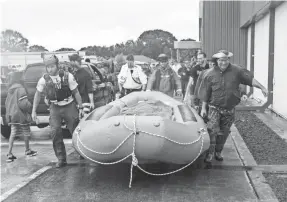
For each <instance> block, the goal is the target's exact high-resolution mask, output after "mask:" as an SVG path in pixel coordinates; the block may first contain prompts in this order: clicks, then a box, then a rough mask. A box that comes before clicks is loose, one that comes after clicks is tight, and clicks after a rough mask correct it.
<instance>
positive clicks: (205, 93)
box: [198, 64, 253, 110]
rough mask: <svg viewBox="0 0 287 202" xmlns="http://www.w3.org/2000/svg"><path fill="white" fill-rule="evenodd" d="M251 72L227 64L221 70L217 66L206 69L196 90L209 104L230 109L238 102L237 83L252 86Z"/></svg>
mask: <svg viewBox="0 0 287 202" xmlns="http://www.w3.org/2000/svg"><path fill="white" fill-rule="evenodd" d="M252 80H253V74H252V73H251V72H250V71H248V70H246V69H244V68H241V67H238V66H235V65H233V64H229V66H228V67H227V69H226V70H225V71H224V72H222V71H221V70H220V68H219V67H214V68H212V69H210V70H207V71H206V73H205V76H204V78H203V80H202V83H201V85H200V89H199V92H198V95H199V98H200V99H201V100H202V101H204V102H208V103H209V104H211V105H214V106H217V107H221V108H224V109H228V110H231V109H233V108H234V107H235V106H236V105H237V104H239V103H240V100H241V94H240V91H239V85H240V84H244V85H248V86H252Z"/></svg>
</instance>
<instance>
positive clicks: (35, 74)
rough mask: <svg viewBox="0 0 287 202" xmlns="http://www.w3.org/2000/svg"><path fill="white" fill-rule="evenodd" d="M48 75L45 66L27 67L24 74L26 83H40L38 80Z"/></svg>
mask: <svg viewBox="0 0 287 202" xmlns="http://www.w3.org/2000/svg"><path fill="white" fill-rule="evenodd" d="M45 73H46V67H45V66H44V64H42V65H41V64H39V65H35V66H29V65H28V66H27V70H26V72H25V74H24V81H25V82H38V80H39V79H40V78H41V77H42V76H43V75H44V74H45Z"/></svg>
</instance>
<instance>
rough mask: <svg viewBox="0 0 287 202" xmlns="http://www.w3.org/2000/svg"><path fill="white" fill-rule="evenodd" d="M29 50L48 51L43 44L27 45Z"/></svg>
mask: <svg viewBox="0 0 287 202" xmlns="http://www.w3.org/2000/svg"><path fill="white" fill-rule="evenodd" d="M28 51H29V52H45V51H48V50H47V49H46V48H45V47H44V46H39V45H33V46H30V47H29V50H28Z"/></svg>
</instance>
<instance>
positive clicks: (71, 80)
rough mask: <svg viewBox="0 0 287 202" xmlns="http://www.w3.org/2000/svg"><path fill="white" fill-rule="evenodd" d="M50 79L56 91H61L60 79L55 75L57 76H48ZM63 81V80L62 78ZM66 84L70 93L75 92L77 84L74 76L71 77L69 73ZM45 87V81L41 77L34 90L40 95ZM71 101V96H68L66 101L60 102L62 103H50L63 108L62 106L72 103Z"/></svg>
mask: <svg viewBox="0 0 287 202" xmlns="http://www.w3.org/2000/svg"><path fill="white" fill-rule="evenodd" d="M50 77H51V79H52V81H53V83H54V85H55V87H56V88H57V89H61V78H60V76H59V75H57V76H50ZM63 79H64V78H63ZM68 82H69V88H70V90H71V91H72V90H75V89H76V88H77V86H78V83H77V82H76V80H75V78H74V76H73V75H72V74H71V73H68ZM45 86H46V81H45V79H44V77H41V78H40V79H39V81H38V84H37V87H36V89H37V90H38V91H39V92H41V93H42V92H43V91H44V88H45ZM73 100H74V98H73V96H72V95H71V96H70V97H69V98H68V99H66V100H62V101H51V102H53V103H54V104H57V105H59V106H64V105H67V104H69V103H71V102H73Z"/></svg>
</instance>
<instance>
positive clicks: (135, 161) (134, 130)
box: [75, 115, 204, 188]
mask: <svg viewBox="0 0 287 202" xmlns="http://www.w3.org/2000/svg"><path fill="white" fill-rule="evenodd" d="M124 120H125V119H124ZM124 126H125V127H126V128H127V129H128V130H130V131H131V133H130V134H129V135H128V136H127V137H126V138H125V139H124V140H123V141H122V142H121V143H120V144H119V145H118V146H117V147H116V148H115V149H114V150H112V151H111V152H99V151H94V150H92V149H90V148H88V147H87V146H86V145H84V144H83V142H82V141H81V139H80V137H79V134H80V133H79V132H78V133H76V134H75V135H77V147H78V149H79V152H80V153H81V155H82V156H84V157H85V158H86V159H88V160H90V161H92V162H94V163H98V164H102V165H113V164H117V163H120V162H122V161H124V160H126V159H127V158H129V157H130V156H131V157H132V163H131V168H130V181H129V188H131V185H132V179H133V167H134V166H136V167H138V169H139V170H141V171H142V172H144V173H146V174H148V175H153V176H164V175H171V174H174V173H177V172H179V171H181V170H183V169H185V168H187V167H188V166H190V165H191V164H193V163H194V162H195V161H196V159H198V157H199V156H200V154H201V152H202V149H203V142H204V137H203V133H202V132H200V133H199V137H198V138H197V139H196V140H194V141H192V142H188V143H181V142H177V141H175V140H172V139H170V138H167V137H165V136H162V135H158V134H153V133H149V132H146V131H142V130H138V128H137V124H136V115H134V119H133V128H129V127H128V126H127V125H126V123H125V122H124ZM140 132H141V133H143V134H147V135H151V136H155V137H160V138H164V139H166V140H168V141H170V142H173V143H175V144H179V145H191V144H194V143H196V142H198V141H199V140H201V146H200V150H199V152H198V154H197V156H196V157H195V158H194V159H193V160H192V161H191V162H190V163H188V164H186V165H185V166H183V167H181V168H179V169H176V170H174V171H171V172H167V173H151V172H148V171H146V170H144V169H143V168H142V167H140V166H139V165H138V163H139V162H138V159H137V157H136V136H137V135H139V134H140ZM131 136H133V148H132V153H131V154H129V155H127V156H126V157H124V158H122V159H120V160H118V161H114V162H100V161H96V160H94V159H91V158H90V157H88V156H87V155H86V154H85V153H84V152H83V151H82V150H81V148H80V147H79V143H80V144H81V146H82V147H84V148H85V149H86V150H88V151H90V152H92V153H96V154H101V155H109V154H113V153H115V152H116V151H117V150H118V149H119V148H120V147H121V146H122V145H123V144H124V143H125V142H126V141H127V140H128V139H129V138H130V137H131Z"/></svg>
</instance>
